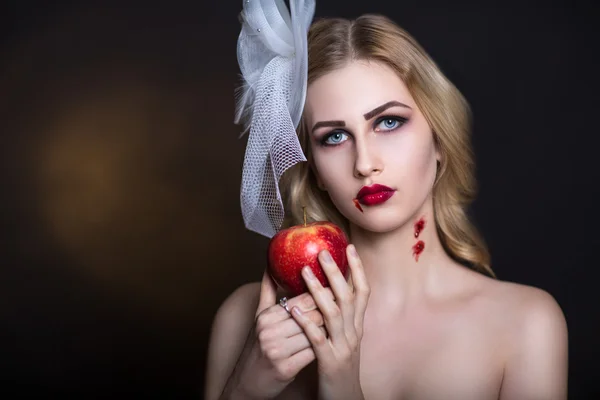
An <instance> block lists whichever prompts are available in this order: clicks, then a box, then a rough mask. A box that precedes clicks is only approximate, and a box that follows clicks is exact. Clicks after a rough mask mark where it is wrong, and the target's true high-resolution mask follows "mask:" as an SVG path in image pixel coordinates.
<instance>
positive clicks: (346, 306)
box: [319, 250, 355, 336]
mask: <svg viewBox="0 0 600 400" xmlns="http://www.w3.org/2000/svg"><path fill="white" fill-rule="evenodd" d="M319 262H320V263H321V266H322V267H323V271H325V275H327V279H328V280H329V284H330V285H331V289H332V290H333V294H334V296H335V302H336V303H337V306H338V307H339V308H340V310H341V312H342V319H343V325H344V329H345V332H346V335H347V336H348V335H350V336H354V335H355V325H354V312H355V311H354V293H353V292H352V290H350V286H349V285H348V282H347V281H346V278H345V277H344V275H342V272H341V271H340V269H339V268H338V266H337V264H336V263H335V261H334V260H333V258H332V257H331V254H330V253H329V252H328V251H327V250H324V251H322V252H321V253H320V254H319Z"/></svg>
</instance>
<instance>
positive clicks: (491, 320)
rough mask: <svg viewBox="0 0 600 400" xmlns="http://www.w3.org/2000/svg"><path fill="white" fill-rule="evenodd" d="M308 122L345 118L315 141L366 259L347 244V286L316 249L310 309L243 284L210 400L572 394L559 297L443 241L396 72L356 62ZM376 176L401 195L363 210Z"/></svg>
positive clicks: (337, 74) (216, 344)
mask: <svg viewBox="0 0 600 400" xmlns="http://www.w3.org/2000/svg"><path fill="white" fill-rule="evenodd" d="M390 101H395V102H397V103H394V105H392V106H390V107H389V108H387V109H386V110H382V111H381V113H379V114H377V115H373V116H370V115H367V117H370V118H366V117H365V114H368V113H369V112H370V111H371V110H373V109H376V108H378V107H379V106H381V105H383V104H389V102H390ZM398 103H399V104H398ZM305 116H306V118H307V121H308V126H309V127H313V126H315V124H316V123H317V122H322V121H344V126H343V127H340V126H337V127H333V126H320V127H317V129H315V130H314V131H313V132H311V148H312V154H313V161H314V168H315V173H316V174H317V176H318V181H319V187H320V188H322V190H326V191H327V192H328V194H329V196H330V198H331V199H332V201H333V203H334V204H335V205H336V207H337V208H338V210H339V211H340V212H341V213H342V214H343V215H344V216H345V217H346V218H348V220H349V222H350V227H351V228H350V236H351V241H352V243H353V246H355V248H356V251H357V253H358V254H359V255H360V256H359V257H355V256H353V255H352V249H353V248H354V247H353V246H350V247H349V248H348V257H349V260H350V269H351V278H350V280H349V282H348V283H346V281H345V280H343V278H342V277H341V275H340V274H339V272H338V271H337V268H336V267H335V265H334V264H333V263H331V262H327V261H326V260H325V258H324V256H325V254H321V255H320V260H321V263H322V266H323V268H324V270H325V272H326V274H327V275H328V277H329V279H330V281H331V282H332V288H331V290H329V289H323V288H322V287H320V285H318V284H311V280H310V279H308V280H307V282H308V286H309V289H310V293H307V294H304V295H301V296H299V297H297V298H293V299H290V301H289V305H290V307H291V309H296V308H299V309H301V310H303V311H304V312H303V314H302V315H301V316H298V315H295V314H294V313H292V315H288V314H287V312H286V311H285V310H284V309H283V308H282V307H280V306H279V305H278V304H277V299H278V298H279V297H280V296H281V295H282V294H281V293H277V292H276V288H275V285H274V284H273V282H272V280H271V279H270V278H269V277H268V276H267V275H265V276H264V277H263V281H262V283H260V284H259V283H256V284H248V285H245V286H243V287H241V288H239V289H238V290H237V291H235V292H234V293H233V294H232V295H231V296H230V297H229V298H228V299H227V300H226V301H225V303H224V304H223V305H222V306H221V308H220V309H219V311H218V313H217V316H216V318H215V322H214V325H213V333H212V336H211V341H210V348H209V359H208V368H207V369H208V372H207V380H206V393H205V397H206V399H209V400H210V399H219V398H227V399H234V398H245V399H248V398H282V399H314V398H317V397H318V398H322V399H339V398H344V399H363V398H364V399H369V400H371V399H374V400H378V399H424V400H431V399H450V400H452V399H460V400H469V399H473V400H485V399H502V400H505V399H566V396H567V369H568V363H567V359H568V346H567V326H566V322H565V318H564V315H563V313H562V311H561V309H560V307H559V306H558V304H557V303H556V301H555V300H554V298H553V297H552V296H551V295H549V294H548V293H547V292H545V291H543V290H540V289H536V288H533V287H529V286H525V285H519V284H515V283H509V282H502V281H498V280H494V279H491V278H487V277H485V276H484V275H482V274H479V273H477V272H474V271H472V270H470V269H467V268H466V267H464V266H462V265H460V264H458V263H456V262H455V261H453V260H452V259H451V258H450V257H449V256H448V254H446V252H445V251H444V249H443V248H442V246H441V243H440V241H439V238H438V236H437V232H436V230H435V229H434V228H433V221H434V219H433V205H432V199H431V190H432V186H433V183H434V180H435V174H436V163H437V160H439V157H440V155H439V154H438V152H437V149H436V146H435V144H434V141H433V135H432V132H431V129H430V128H429V126H428V124H427V122H426V120H425V119H424V117H423V115H422V114H421V112H420V110H419V109H418V107H417V106H416V104H415V102H414V100H413V99H412V97H411V95H410V93H409V92H408V90H407V89H406V86H405V85H404V83H403V82H402V81H401V80H400V79H399V78H398V77H397V76H396V75H395V74H394V73H393V71H391V70H390V69H388V68H387V67H385V66H383V65H380V64H377V63H372V62H371V63H369V62H366V61H354V62H351V63H349V64H348V65H347V66H345V67H343V68H341V69H338V70H336V71H334V72H331V73H329V74H327V75H325V76H323V77H321V78H319V79H318V80H316V81H315V82H313V83H312V84H311V85H310V86H309V88H308V92H307V99H306V107H305ZM326 125H332V124H326ZM323 144H329V146H327V145H323ZM373 183H378V184H383V185H386V186H389V187H391V188H393V189H395V190H396V192H395V193H394V196H392V197H391V198H390V199H389V200H388V201H387V202H385V203H383V204H379V205H376V206H363V207H362V209H363V212H361V211H359V210H358V209H357V208H356V207H355V205H354V204H353V202H352V200H353V199H354V198H355V197H356V194H357V192H358V191H359V190H360V188H361V187H363V186H365V185H371V184H373ZM420 218H424V219H425V221H426V224H425V228H424V229H423V231H422V232H421V233H420V234H419V240H423V242H424V243H425V248H424V251H423V252H422V253H421V254H420V256H419V258H418V261H417V260H416V259H415V257H414V255H413V252H412V246H413V245H414V244H415V243H416V239H415V236H414V224H415V222H416V221H417V220H418V219H420ZM333 295H335V299H334V296H333Z"/></svg>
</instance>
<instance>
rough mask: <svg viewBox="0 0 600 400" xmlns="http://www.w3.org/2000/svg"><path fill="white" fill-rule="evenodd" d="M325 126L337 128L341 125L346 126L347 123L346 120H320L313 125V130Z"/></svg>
mask: <svg viewBox="0 0 600 400" xmlns="http://www.w3.org/2000/svg"><path fill="white" fill-rule="evenodd" d="M325 126H328V127H334V128H337V127H340V126H346V123H345V122H344V121H319V122H317V123H316V124H315V125H314V126H313V128H312V132H314V131H316V130H317V129H319V128H323V127H325Z"/></svg>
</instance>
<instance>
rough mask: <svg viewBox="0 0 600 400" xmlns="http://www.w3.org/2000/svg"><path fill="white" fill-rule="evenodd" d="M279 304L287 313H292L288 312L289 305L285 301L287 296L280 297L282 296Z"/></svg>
mask: <svg viewBox="0 0 600 400" xmlns="http://www.w3.org/2000/svg"><path fill="white" fill-rule="evenodd" d="M279 305H280V306H281V307H283V309H284V310H285V311H287V313H288V314H289V315H292V313H291V312H290V309H289V307H288V303H287V297H282V298H281V299H280V300H279Z"/></svg>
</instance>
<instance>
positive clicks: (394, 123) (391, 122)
mask: <svg viewBox="0 0 600 400" xmlns="http://www.w3.org/2000/svg"><path fill="white" fill-rule="evenodd" d="M406 121H407V119H406V118H401V117H383V118H381V119H379V120H378V121H377V123H376V125H375V131H378V132H388V131H393V130H394V129H397V128H399V127H401V126H402V125H404V124H405V123H406Z"/></svg>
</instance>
